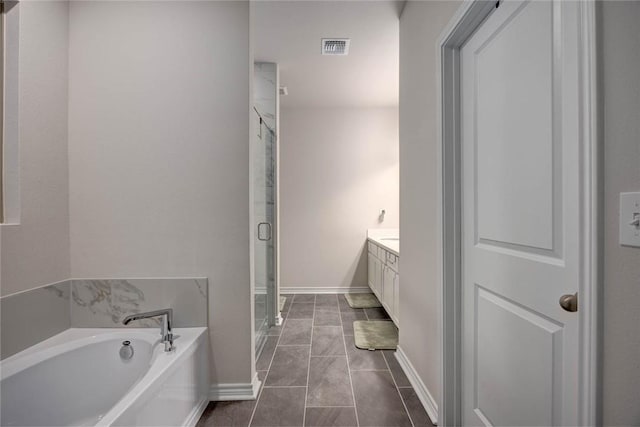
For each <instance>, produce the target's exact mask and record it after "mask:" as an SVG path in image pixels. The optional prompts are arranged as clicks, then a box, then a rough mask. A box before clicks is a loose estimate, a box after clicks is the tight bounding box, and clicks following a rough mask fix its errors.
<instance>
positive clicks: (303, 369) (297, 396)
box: [198, 294, 432, 427]
mask: <svg viewBox="0 0 640 427" xmlns="http://www.w3.org/2000/svg"><path fill="white" fill-rule="evenodd" d="M282 315H283V317H284V318H285V322H284V325H283V326H280V327H274V328H272V329H271V330H270V331H269V337H268V340H267V343H266V345H265V348H264V350H263V352H262V354H261V356H260V358H259V359H258V361H257V365H256V369H257V370H258V375H259V377H260V380H261V381H262V388H261V390H260V392H259V395H258V399H257V400H254V401H235V402H211V403H210V404H209V406H208V407H207V409H206V410H205V412H204V413H203V414H202V417H201V418H200V421H199V422H198V427H213V426H216V427H219V426H255V427H258V426H261V427H279V426H292V427H302V426H342V427H369V426H384V427H393V426H397V427H404V426H407V427H410V426H413V427H418V426H420V427H422V426H432V423H431V421H430V420H429V417H428V416H427V413H426V412H425V410H424V408H423V407H422V405H421V403H420V401H419V400H418V397H417V395H416V393H415V391H414V390H413V388H412V387H411V384H410V383H409V381H408V380H407V378H406V376H405V375H404V373H403V372H402V368H400V365H399V364H398V362H397V361H396V358H395V356H394V354H393V351H390V350H376V351H369V350H360V349H358V348H356V347H355V345H354V342H353V321H354V320H367V319H371V320H373V319H386V318H388V316H387V314H386V313H385V311H384V309H382V308H373V309H353V308H351V307H349V305H348V304H347V301H346V300H345V299H344V296H343V295H335V294H331V295H302V294H296V295H287V302H286V304H285V307H284V309H283V311H282Z"/></svg>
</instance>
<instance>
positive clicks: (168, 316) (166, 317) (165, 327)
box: [122, 308, 173, 351]
mask: <svg viewBox="0 0 640 427" xmlns="http://www.w3.org/2000/svg"><path fill="white" fill-rule="evenodd" d="M158 316H162V324H161V326H160V335H162V342H163V343H164V351H172V350H173V332H172V330H171V326H172V324H173V309H171V308H165V309H162V310H155V311H147V312H146V313H136V314H132V315H129V316H127V317H125V318H124V319H123V320H122V324H123V325H128V324H129V323H130V322H132V321H133V320H140V319H149V318H151V317H158Z"/></svg>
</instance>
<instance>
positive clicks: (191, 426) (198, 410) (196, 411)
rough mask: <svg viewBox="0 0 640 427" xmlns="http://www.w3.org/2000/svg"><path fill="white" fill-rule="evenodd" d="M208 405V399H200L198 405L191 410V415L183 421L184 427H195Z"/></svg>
mask: <svg viewBox="0 0 640 427" xmlns="http://www.w3.org/2000/svg"><path fill="white" fill-rule="evenodd" d="M208 404H209V399H202V400H201V401H200V403H198V405H196V407H195V408H193V411H191V413H190V414H189V416H188V417H187V420H186V421H185V423H184V426H185V427H195V425H196V424H198V421H200V417H201V416H202V413H203V412H204V410H205V409H207V405H208Z"/></svg>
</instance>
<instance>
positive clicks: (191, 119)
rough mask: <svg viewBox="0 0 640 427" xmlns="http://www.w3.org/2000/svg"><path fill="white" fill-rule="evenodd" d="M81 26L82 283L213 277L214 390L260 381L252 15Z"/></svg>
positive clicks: (166, 10)
mask: <svg viewBox="0 0 640 427" xmlns="http://www.w3.org/2000/svg"><path fill="white" fill-rule="evenodd" d="M70 22H71V26H70V50H69V56H70V59H69V64H70V66H69V67H70V70H69V82H70V84H69V105H70V110H69V115H70V120H69V168H70V182H71V185H70V214H71V276H72V277H75V278H81V277H91V278H111V277H129V278H135V277H193V276H198V277H207V278H208V279H209V291H210V292H209V314H210V318H209V328H210V338H211V339H210V341H211V373H212V380H213V382H215V383H249V382H250V381H251V380H252V378H251V365H252V351H251V349H252V342H251V329H252V325H251V319H252V317H251V316H252V313H251V303H250V263H249V238H250V236H249V231H250V228H249V185H250V184H249V108H250V93H249V82H250V76H251V74H250V73H251V62H252V61H251V58H250V52H249V4H248V2H244V1H237V2H236V1H234V2H215V1H203V2H173V1H164V2H163V1H158V2H73V3H72V4H71V9H70Z"/></svg>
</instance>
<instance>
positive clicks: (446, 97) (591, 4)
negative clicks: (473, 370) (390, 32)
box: [436, 0, 602, 426]
mask: <svg viewBox="0 0 640 427" xmlns="http://www.w3.org/2000/svg"><path fill="white" fill-rule="evenodd" d="M493 5H495V3H494V2H485V1H481V0H466V1H465V2H464V3H463V4H462V6H460V8H459V9H458V11H457V12H456V14H455V15H454V17H453V18H452V20H451V21H450V22H449V24H448V25H447V26H446V27H445V29H444V30H443V32H442V33H441V36H440V37H439V39H438V41H437V45H436V52H437V58H436V63H437V87H438V90H437V96H438V99H437V126H438V128H437V131H438V141H440V143H439V144H438V159H437V161H438V165H437V167H438V170H437V172H438V206H441V207H442V209H441V210H440V211H439V212H438V229H439V234H438V238H439V239H440V241H439V244H438V246H439V247H440V248H441V250H440V251H439V255H438V256H439V260H438V261H439V267H440V270H439V280H440V283H441V286H440V295H439V300H440V309H441V313H440V318H439V325H438V327H439V332H440V340H441V341H440V343H441V351H442V353H441V366H440V384H441V390H440V420H441V424H442V425H461V422H462V418H461V412H460V410H461V408H460V404H461V364H460V361H461V341H460V328H461V325H460V318H461V308H460V295H461V294H460V290H461V284H460V266H461V259H460V258H461V253H460V230H461V229H460V190H461V188H460V182H459V173H460V157H459V156H460V147H459V137H458V135H459V131H458V126H459V122H460V120H459V109H458V99H457V94H458V93H459V85H458V79H459V70H458V66H459V49H460V47H461V46H462V45H463V44H464V42H465V41H466V39H467V38H468V37H469V35H470V34H472V33H473V32H474V31H475V30H476V29H477V27H478V26H479V25H480V24H481V22H482V21H483V20H484V19H485V18H486V16H487V15H488V14H489V13H491V10H492V9H493ZM578 7H579V8H580V9H579V26H580V40H579V43H580V70H581V71H580V72H581V76H580V80H581V82H580V96H581V99H580V109H581V112H580V114H581V123H580V126H581V129H580V132H581V138H582V141H581V155H582V158H581V159H580V162H581V168H582V169H581V170H582V173H583V176H582V182H583V184H584V186H583V187H582V188H581V190H580V191H581V193H580V203H581V208H582V209H581V211H582V218H581V238H582V239H583V244H582V254H581V259H582V263H581V268H580V288H579V294H580V311H579V324H580V351H579V354H580V356H579V357H580V359H579V381H580V384H579V391H578V393H579V397H578V400H579V402H580V407H579V408H578V417H579V420H578V423H579V424H580V425H589V426H592V425H599V424H601V416H602V405H601V396H600V385H601V370H600V367H599V365H600V351H601V336H602V331H601V325H600V323H601V321H600V318H601V307H600V301H599V294H600V286H601V285H600V283H601V282H602V280H601V275H602V253H601V249H600V248H601V247H602V245H601V236H600V231H601V229H602V188H601V184H602V170H601V169H602V167H601V161H602V144H601V140H602V139H601V137H600V133H599V132H600V130H601V128H600V121H601V111H599V110H598V102H597V101H598V83H597V82H598V75H597V50H596V48H597V41H596V40H597V37H596V35H597V30H598V28H597V23H596V22H597V19H596V18H597V13H598V12H599V11H598V10H597V9H596V8H597V5H596V2H595V1H586V2H579V5H578Z"/></svg>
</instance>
